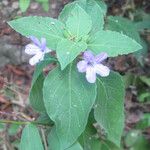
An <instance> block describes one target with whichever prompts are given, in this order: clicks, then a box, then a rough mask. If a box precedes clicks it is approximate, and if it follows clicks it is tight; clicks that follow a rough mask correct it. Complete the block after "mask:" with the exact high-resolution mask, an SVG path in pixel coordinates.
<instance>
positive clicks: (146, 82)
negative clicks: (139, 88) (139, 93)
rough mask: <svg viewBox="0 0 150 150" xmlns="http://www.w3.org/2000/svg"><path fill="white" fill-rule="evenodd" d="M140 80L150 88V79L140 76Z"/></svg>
mask: <svg viewBox="0 0 150 150" xmlns="http://www.w3.org/2000/svg"><path fill="white" fill-rule="evenodd" d="M139 78H140V80H141V81H142V82H143V83H145V84H146V85H147V86H149V87H150V77H146V76H140V77H139Z"/></svg>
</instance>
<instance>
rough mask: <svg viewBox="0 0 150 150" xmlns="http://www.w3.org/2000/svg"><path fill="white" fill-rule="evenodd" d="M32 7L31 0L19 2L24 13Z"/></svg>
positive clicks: (20, 0)
mask: <svg viewBox="0 0 150 150" xmlns="http://www.w3.org/2000/svg"><path fill="white" fill-rule="evenodd" d="M29 5H30V0H19V7H20V9H21V11H22V12H25V11H26V10H27V9H28V7H29Z"/></svg>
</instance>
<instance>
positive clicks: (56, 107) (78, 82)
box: [43, 64, 96, 149]
mask: <svg viewBox="0 0 150 150" xmlns="http://www.w3.org/2000/svg"><path fill="white" fill-rule="evenodd" d="M43 95H44V103H45V107H46V110H47V113H48V115H49V117H50V118H51V119H52V120H53V121H54V122H55V125H56V136H57V137H58V139H59V143H60V149H65V148H68V147H69V146H71V145H72V144H73V143H74V142H75V141H76V140H77V138H78V137H79V136H80V134H81V133H82V132H83V131H84V129H85V126H86V123H87V119H88V115H89V112H90V111H91V108H92V106H93V104H94V101H95V97H96V85H95V84H89V83H88V82H87V81H86V80H85V77H84V75H82V74H79V73H78V71H77V69H76V66H74V65H72V64H71V65H69V66H68V67H67V68H66V69H65V70H64V71H61V70H60V68H58V67H57V68H56V69H54V70H53V71H52V72H50V73H49V74H48V76H47V77H46V79H45V81H44V87H43ZM52 138H53V136H52ZM52 138H51V139H52ZM52 140H53V139H52Z"/></svg>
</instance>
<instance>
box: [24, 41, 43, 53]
mask: <svg viewBox="0 0 150 150" xmlns="http://www.w3.org/2000/svg"><path fill="white" fill-rule="evenodd" d="M40 51H41V49H40V48H39V47H38V46H36V45H35V44H28V45H26V47H25V53H27V54H28V55H35V54H36V53H38V52H40Z"/></svg>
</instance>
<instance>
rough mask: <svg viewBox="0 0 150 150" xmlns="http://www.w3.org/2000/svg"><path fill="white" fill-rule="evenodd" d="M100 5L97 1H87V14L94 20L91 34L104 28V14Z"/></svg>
mask: <svg viewBox="0 0 150 150" xmlns="http://www.w3.org/2000/svg"><path fill="white" fill-rule="evenodd" d="M98 3H99V2H97V1H95V0H87V4H86V12H87V14H88V15H89V16H90V17H91V19H92V31H91V33H96V32H97V31H99V30H102V29H103V26H104V12H103V9H102V8H101V6H100V5H99V4H98Z"/></svg>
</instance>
